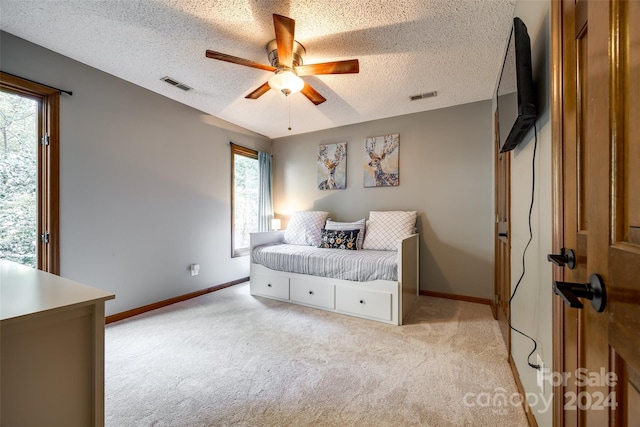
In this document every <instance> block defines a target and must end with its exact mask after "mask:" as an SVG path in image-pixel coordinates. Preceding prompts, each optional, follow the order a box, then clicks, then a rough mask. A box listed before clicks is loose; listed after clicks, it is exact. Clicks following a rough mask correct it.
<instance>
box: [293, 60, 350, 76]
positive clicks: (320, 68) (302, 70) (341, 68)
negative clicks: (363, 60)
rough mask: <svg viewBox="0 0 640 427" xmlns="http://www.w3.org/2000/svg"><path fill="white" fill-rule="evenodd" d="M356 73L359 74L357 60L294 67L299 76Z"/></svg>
mask: <svg viewBox="0 0 640 427" xmlns="http://www.w3.org/2000/svg"><path fill="white" fill-rule="evenodd" d="M358 72H360V63H359V62H358V60H357V59H349V60H347V61H334V62H323V63H321V64H309V65H300V66H298V67H296V73H297V74H298V75H299V76H314V75H318V74H354V73H358Z"/></svg>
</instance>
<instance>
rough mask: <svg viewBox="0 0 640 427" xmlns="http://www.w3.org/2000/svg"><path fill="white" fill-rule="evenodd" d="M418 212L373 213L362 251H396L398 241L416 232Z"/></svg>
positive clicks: (368, 223)
mask: <svg viewBox="0 0 640 427" xmlns="http://www.w3.org/2000/svg"><path fill="white" fill-rule="evenodd" d="M417 217H418V212H416V211H407V212H405V211H371V212H370V213H369V221H367V234H366V236H365V237H364V243H363V245H362V249H371V250H377V251H395V250H396V249H397V248H398V240H402V239H405V238H407V237H409V236H410V235H412V234H413V233H414V232H415V226H416V218H417Z"/></svg>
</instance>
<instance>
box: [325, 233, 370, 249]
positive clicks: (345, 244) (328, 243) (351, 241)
mask: <svg viewBox="0 0 640 427" xmlns="http://www.w3.org/2000/svg"><path fill="white" fill-rule="evenodd" d="M359 232H360V230H322V241H321V242H320V244H319V245H318V247H319V248H325V249H349V250H352V251H355V250H357V249H358V248H357V244H356V242H357V241H358V234H359Z"/></svg>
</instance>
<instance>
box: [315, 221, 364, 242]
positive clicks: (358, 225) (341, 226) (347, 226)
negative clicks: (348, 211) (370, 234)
mask: <svg viewBox="0 0 640 427" xmlns="http://www.w3.org/2000/svg"><path fill="white" fill-rule="evenodd" d="M365 223H366V222H365V219H364V218H362V219H361V220H359V221H354V222H337V221H331V218H329V219H328V220H327V225H325V226H324V228H325V230H355V229H358V230H360V232H359V233H358V241H357V246H358V249H362V242H363V241H364V229H365Z"/></svg>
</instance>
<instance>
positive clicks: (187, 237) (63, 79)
mask: <svg viewBox="0 0 640 427" xmlns="http://www.w3.org/2000/svg"><path fill="white" fill-rule="evenodd" d="M0 42H1V45H0V52H1V56H0V67H1V69H2V71H5V72H8V73H12V74H16V75H18V76H20V77H24V78H28V79H32V80H36V81H39V82H41V83H45V84H49V85H52V86H56V87H60V88H63V89H67V90H72V91H73V96H71V97H70V96H66V95H63V96H61V119H60V123H61V132H60V137H61V154H60V166H61V172H60V186H61V188H60V190H61V195H60V227H61V245H60V248H61V275H62V276H64V277H68V278H70V279H73V280H77V281H80V282H84V283H87V284H89V285H92V286H95V287H98V288H101V289H104V290H107V291H111V292H114V293H115V294H116V299H115V300H114V301H110V302H108V303H107V314H113V313H118V312H122V311H125V310H128V309H132V308H136V307H140V306H142V305H145V304H149V303H153V302H156V301H160V300H164V299H167V298H171V297H174V296H177V295H182V294H185V293H189V292H193V291H196V290H199V289H203V288H206V287H209V286H214V285H218V284H221V283H224V282H228V281H231V280H235V279H239V278H242V277H246V276H248V275H249V263H248V258H247V257H244V258H231V256H230V253H231V242H230V239H231V237H230V222H231V219H230V217H231V208H230V186H231V184H230V147H229V141H233V142H235V143H238V144H241V145H245V146H249V147H252V148H257V149H259V150H262V151H267V152H268V151H270V149H271V142H270V141H269V140H267V139H265V138H263V137H261V136H258V135H256V134H253V133H251V132H249V131H246V130H244V129H242V128H239V127H236V126H234V125H231V124H228V123H224V122H222V121H220V120H217V119H213V118H212V117H206V115H205V114H204V113H202V112H201V111H198V110H195V109H192V108H190V107H187V106H185V105H182V104H179V103H177V102H175V101H172V100H170V99H168V98H165V97H163V96H160V95H157V94H155V93H152V92H150V91H148V90H146V89H143V88H141V87H139V86H136V85H133V84H131V83H128V82H126V81H123V80H121V79H118V78H115V77H113V76H111V75H109V74H106V73H103V72H101V71H98V70H96V69H93V68H91V67H88V66H86V65H83V64H81V63H79V62H76V61H73V60H71V59H69V58H67V57H64V56H61V55H59V54H57V53H54V52H51V51H49V50H46V49H44V48H42V47H39V46H36V45H34V44H31V43H28V42H26V41H24V40H22V39H19V38H17V37H14V36H12V35H10V34H7V33H1V34H0ZM159 77H160V76H159ZM176 90H178V89H176ZM212 123H215V124H216V125H214V124H212ZM191 263H198V264H200V265H201V270H200V275H199V276H197V277H191V276H190V274H189V272H188V266H189V264H191Z"/></svg>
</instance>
